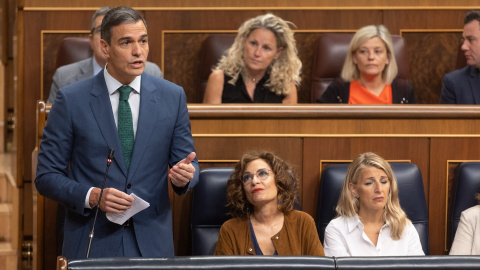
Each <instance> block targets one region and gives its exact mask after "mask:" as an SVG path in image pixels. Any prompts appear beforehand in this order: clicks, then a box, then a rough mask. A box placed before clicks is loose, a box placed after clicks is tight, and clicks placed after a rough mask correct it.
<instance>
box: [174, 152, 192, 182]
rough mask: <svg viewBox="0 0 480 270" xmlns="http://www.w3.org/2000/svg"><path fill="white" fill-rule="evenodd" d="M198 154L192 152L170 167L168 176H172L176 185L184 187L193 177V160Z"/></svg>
mask: <svg viewBox="0 0 480 270" xmlns="http://www.w3.org/2000/svg"><path fill="white" fill-rule="evenodd" d="M196 155H197V154H195V152H191V153H190V154H189V155H188V156H187V157H186V158H184V159H182V160H180V161H179V162H178V163H177V165H175V166H173V167H172V168H171V169H170V174H169V175H168V177H170V179H171V180H172V183H173V184H174V185H175V186H177V187H183V186H185V185H186V184H188V182H190V180H192V179H193V175H194V174H195V167H193V165H192V164H191V162H192V160H194V159H195V156H196Z"/></svg>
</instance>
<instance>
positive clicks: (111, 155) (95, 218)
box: [86, 149, 115, 259]
mask: <svg viewBox="0 0 480 270" xmlns="http://www.w3.org/2000/svg"><path fill="white" fill-rule="evenodd" d="M114 154H115V150H114V149H110V152H109V153H108V158H107V169H106V170H105V175H104V176H103V184H102V189H101V190H100V196H99V197H98V204H97V209H95V217H94V218H93V224H92V230H91V231H90V234H89V235H88V237H89V238H90V239H89V241H88V247H87V256H86V258H87V259H88V255H90V247H91V245H92V239H93V233H94V230H95V223H96V222H97V215H98V209H99V208H100V202H101V201H102V195H103V189H104V188H105V182H106V181H107V175H108V169H109V168H110V164H112V159H113V155H114Z"/></svg>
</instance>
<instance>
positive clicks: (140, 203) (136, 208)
mask: <svg viewBox="0 0 480 270" xmlns="http://www.w3.org/2000/svg"><path fill="white" fill-rule="evenodd" d="M130 195H131V196H132V197H133V198H134V200H133V204H132V207H130V209H128V210H127V211H125V212H123V213H107V218H108V220H110V221H111V222H113V223H117V224H120V225H122V224H123V223H125V221H127V220H128V219H129V218H131V217H132V216H134V215H135V214H136V213H138V212H140V211H142V210H144V209H146V208H147V207H149V206H150V204H149V203H148V202H146V201H144V200H143V199H142V198H140V197H138V196H137V195H135V194H133V193H132V194H130Z"/></svg>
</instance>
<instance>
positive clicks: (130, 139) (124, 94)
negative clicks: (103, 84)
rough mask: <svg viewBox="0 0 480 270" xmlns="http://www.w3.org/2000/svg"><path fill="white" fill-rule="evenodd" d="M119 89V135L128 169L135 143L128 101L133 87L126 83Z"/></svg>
mask: <svg viewBox="0 0 480 270" xmlns="http://www.w3.org/2000/svg"><path fill="white" fill-rule="evenodd" d="M118 90H119V92H120V100H119V103H118V137H119V138H120V143H121V144H122V151H123V158H124V159H125V164H126V165H127V169H129V168H130V161H131V159H132V154H133V144H134V142H135V137H134V135H133V120H132V110H131V109H130V104H129V103H128V97H129V96H130V92H131V91H132V88H131V87H130V86H128V85H124V86H122V87H120V88H118Z"/></svg>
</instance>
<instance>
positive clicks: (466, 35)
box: [440, 11, 480, 104]
mask: <svg viewBox="0 0 480 270" xmlns="http://www.w3.org/2000/svg"><path fill="white" fill-rule="evenodd" d="M461 49H462V51H463V52H464V54H465V58H466V60H467V64H468V66H466V67H464V68H462V69H458V70H455V71H452V72H450V73H448V74H446V75H445V76H444V77H443V86H442V94H441V97H440V103H442V104H480V72H479V68H480V12H479V11H469V12H467V14H466V15H465V20H464V26H463V43H462V47H461Z"/></svg>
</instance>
